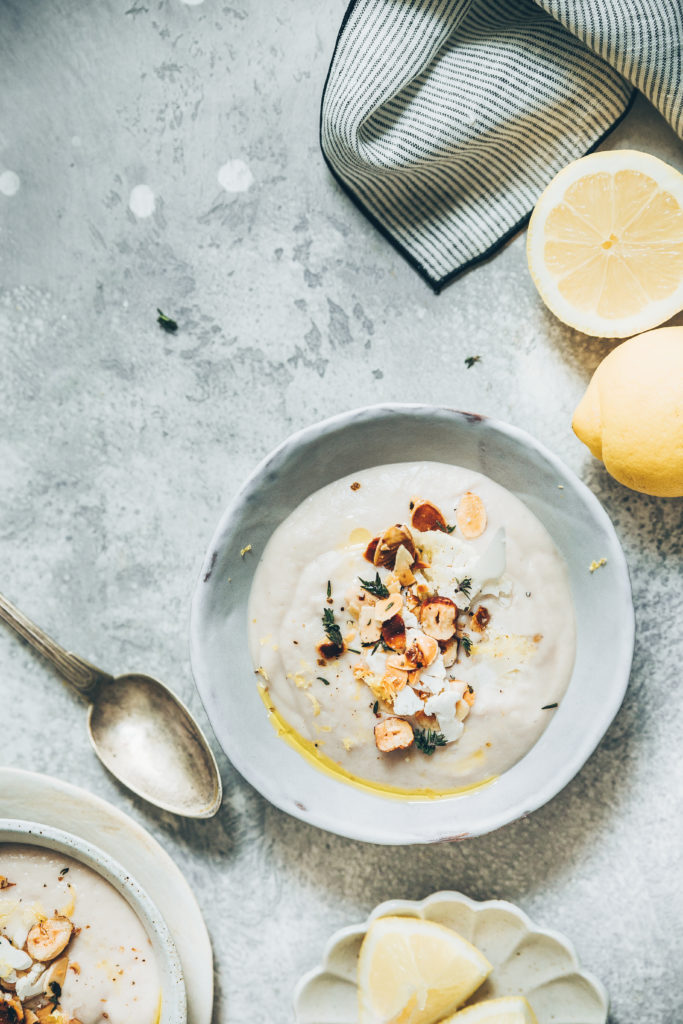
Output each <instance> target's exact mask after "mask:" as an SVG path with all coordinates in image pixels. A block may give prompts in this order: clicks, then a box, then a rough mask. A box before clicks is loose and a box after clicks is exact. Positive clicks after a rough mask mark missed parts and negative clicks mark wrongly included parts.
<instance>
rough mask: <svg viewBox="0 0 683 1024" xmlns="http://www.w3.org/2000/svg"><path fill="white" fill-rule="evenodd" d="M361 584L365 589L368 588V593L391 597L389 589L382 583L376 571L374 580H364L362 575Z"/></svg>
mask: <svg viewBox="0 0 683 1024" xmlns="http://www.w3.org/2000/svg"><path fill="white" fill-rule="evenodd" d="M358 579H359V580H360V585H361V587H362V588H363V590H367V592H368V594H373V595H374V596H375V597H389V591H388V590H387V588H386V587H385V586H384V584H383V583H382V580H381V578H380V575H379V573H376V575H375V578H374V580H362V579H361V578H360V576H359V577H358Z"/></svg>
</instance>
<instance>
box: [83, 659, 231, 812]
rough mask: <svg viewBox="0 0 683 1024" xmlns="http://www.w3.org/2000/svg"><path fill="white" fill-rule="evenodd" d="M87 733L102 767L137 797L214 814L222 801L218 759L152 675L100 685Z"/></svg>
mask: <svg viewBox="0 0 683 1024" xmlns="http://www.w3.org/2000/svg"><path fill="white" fill-rule="evenodd" d="M88 731H89V733H90V741H91V743H92V745H93V748H94V750H95V753H96V754H97V756H98V757H99V759H100V761H102V763H103V765H104V766H105V767H106V768H108V769H109V771H110V772H111V773H112V775H115V776H116V778H117V779H119V781H121V782H123V784H124V785H125V786H127V787H128V789H131V790H132V791H133V792H134V793H137V794H138V796H141V797H144V799H146V800H149V801H151V802H152V803H154V804H156V806H157V807H161V808H163V809H164V810H167V811H171V812H172V813H173V814H182V815H183V816H184V817H187V818H211V817H212V816H213V815H214V814H215V813H216V811H217V810H218V808H219V807H220V804H221V796H222V793H221V782H220V776H219V775H218V769H217V767H216V761H215V758H214V756H213V754H212V752H211V750H210V748H209V745H208V743H207V742H206V739H205V738H204V736H203V735H202V733H201V732H200V731H199V727H198V726H197V723H196V722H195V720H194V719H193V717H192V715H191V714H190V712H189V711H188V710H187V708H186V707H185V705H184V704H183V703H182V702H181V701H180V700H178V698H177V697H176V696H175V694H173V693H171V691H170V690H169V689H168V688H167V687H166V686H164V685H163V683H160V682H159V680H157V679H153V678H152V677H151V676H143V675H139V674H137V673H131V674H130V675H124V676H118V677H116V678H115V679H114V680H113V681H112V682H111V683H108V684H105V685H102V686H100V687H99V688H98V690H97V693H96V694H95V697H94V700H93V703H92V704H91V706H90V710H89V711H88Z"/></svg>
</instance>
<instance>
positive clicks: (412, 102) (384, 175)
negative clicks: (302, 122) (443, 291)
mask: <svg viewBox="0 0 683 1024" xmlns="http://www.w3.org/2000/svg"><path fill="white" fill-rule="evenodd" d="M634 89H640V90H641V91H642V92H643V93H645V95H646V96H647V97H648V98H649V99H650V100H651V101H652V103H654V105H655V106H656V107H657V108H658V109H659V110H660V111H661V113H662V114H663V115H664V117H666V118H667V120H668V121H669V123H670V124H671V125H672V127H673V128H674V130H675V131H676V132H677V133H678V134H679V135H680V136H682V137H683V0H354V2H352V3H351V5H350V6H349V8H348V10H347V12H346V16H345V18H344V22H343V24H342V27H341V30H340V33H339V38H338V40H337V46H336V49H335V52H334V56H333V58H332V64H331V66H330V70H329V73H328V77H327V82H326V84H325V90H324V93H323V100H322V109H321V121H320V141H321V146H322V149H323V153H324V155H325V158H326V160H327V163H328V165H329V167H330V169H331V170H332V172H333V174H334V175H335V176H336V178H337V180H338V181H339V182H340V184H341V185H342V186H343V187H344V188H345V189H346V191H347V192H348V193H349V195H350V196H351V198H352V199H354V201H355V202H356V203H358V205H359V206H360V207H361V208H362V209H363V210H364V212H365V213H366V214H367V215H368V216H369V217H370V218H371V220H372V221H373V222H374V223H375V224H376V226H377V227H378V228H380V230H381V231H383V232H384V233H385V234H386V235H387V237H388V238H389V239H390V240H391V241H392V242H393V243H394V244H395V245H396V246H397V248H398V249H399V250H400V251H401V252H402V253H403V255H404V256H405V257H406V258H407V259H408V260H409V261H410V262H411V263H412V264H413V266H414V267H415V268H416V269H417V270H418V271H419V272H420V273H421V274H422V275H423V276H424V277H425V278H426V280H427V281H428V282H429V283H430V284H431V285H432V287H433V288H435V290H437V291H438V290H439V289H440V288H441V287H443V285H444V284H447V283H448V282H449V281H451V280H452V279H453V278H454V277H455V276H456V275H457V274H459V273H461V272H462V271H463V270H465V269H467V267H469V266H471V265H472V264H474V263H476V262H478V261H479V260H481V259H484V258H486V257H487V256H490V255H491V254H492V253H493V252H495V250H496V249H497V248H498V247H499V246H500V245H502V244H503V243H504V242H505V241H506V240H507V239H508V238H510V237H511V236H512V235H513V234H514V233H515V232H516V231H518V230H519V228H521V227H522V226H523V225H524V223H525V222H526V220H527V219H528V217H529V215H530V213H531V210H532V208H533V206H534V204H535V202H536V200H537V198H538V196H539V195H540V193H541V192H542V191H543V189H544V188H545V186H546V185H547V184H548V182H549V181H550V180H551V178H552V177H553V176H554V175H555V174H556V173H557V171H559V170H560V169H561V168H562V167H564V166H565V164H567V163H568V162H569V161H571V160H574V159H576V158H577V157H579V156H583V155H584V154H585V153H587V152H589V151H590V150H591V149H593V148H594V147H595V146H596V145H598V143H599V142H600V141H601V140H602V139H603V138H604V137H605V135H606V134H607V133H608V132H609V131H610V130H611V129H612V128H613V127H614V126H615V124H616V123H617V122H618V121H619V119H620V118H621V117H622V116H623V115H624V113H625V112H626V110H627V109H628V106H629V103H630V101H631V99H632V97H633V94H634Z"/></svg>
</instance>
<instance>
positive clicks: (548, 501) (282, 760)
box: [190, 405, 634, 844]
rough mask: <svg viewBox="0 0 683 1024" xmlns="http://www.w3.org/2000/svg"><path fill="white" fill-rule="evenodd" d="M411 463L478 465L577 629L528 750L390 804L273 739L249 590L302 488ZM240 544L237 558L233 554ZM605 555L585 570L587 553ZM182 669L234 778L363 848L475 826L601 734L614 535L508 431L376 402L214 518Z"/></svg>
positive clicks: (620, 573) (445, 413) (628, 616)
mask: <svg viewBox="0 0 683 1024" xmlns="http://www.w3.org/2000/svg"><path fill="white" fill-rule="evenodd" d="M397 452H400V453H401V455H402V458H403V459H404V460H405V461H406V462H408V461H418V460H420V459H424V460H429V461H437V462H445V463H454V464H457V465H461V466H466V467H468V468H470V469H474V470H477V471H478V472H481V473H484V474H486V475H487V476H489V477H491V478H492V479H493V480H495V481H496V482H497V483H499V484H501V485H502V486H503V487H506V488H507V489H508V490H510V491H512V493H513V494H515V495H517V497H519V498H521V500H522V501H523V502H525V504H526V505H528V507H529V508H530V509H531V511H532V512H534V513H535V515H536V516H537V517H538V518H539V519H540V520H541V522H542V523H543V524H544V526H545V527H546V529H547V530H548V532H549V533H550V535H551V536H552V538H553V540H554V541H555V544H556V545H557V547H558V548H559V550H560V552H561V553H562V555H563V556H564V558H565V560H566V562H567V565H568V568H569V575H570V582H571V588H572V595H573V600H574V607H575V609H576V625H577V657H576V662H575V665H574V671H573V674H572V678H571V681H570V683H569V687H568V689H567V693H566V694H565V696H564V698H563V700H562V702H561V706H560V708H559V709H558V711H556V712H555V713H554V715H553V719H552V721H551V722H550V724H549V726H548V728H547V729H546V731H545V732H544V733H543V735H542V736H541V737H540V739H539V740H538V742H537V743H536V744H535V746H534V747H533V748H532V749H531V750H530V751H529V753H528V754H527V755H526V756H525V757H524V758H523V759H522V760H521V761H519V762H518V763H517V764H516V765H514V767H512V768H510V769H509V770H508V771H507V772H505V773H504V774H503V775H501V776H500V777H499V778H498V779H496V781H495V782H494V783H492V784H491V785H489V786H486V787H482V788H480V789H477V790H474V791H472V792H469V793H463V794H459V795H456V796H449V797H440V798H438V799H434V800H410V799H400V798H399V799H396V798H395V797H391V796H384V795H381V794H379V793H377V794H375V793H372V792H370V791H367V790H362V789H359V788H356V787H354V786H353V785H350V784H348V783H346V782H343V781H341V780H337V779H335V778H333V777H331V776H328V775H326V774H323V773H322V772H320V771H318V770H317V769H316V768H315V767H314V766H312V765H311V764H310V763H309V762H308V761H307V760H306V759H305V758H303V757H301V756H300V755H299V754H298V753H296V751H295V750H293V749H292V748H291V747H290V746H289V745H288V744H287V743H285V742H284V741H283V740H282V739H280V738H279V737H278V736H277V734H276V732H275V730H274V728H273V726H272V724H271V723H270V721H269V720H268V714H267V711H266V708H265V706H264V704H263V702H262V700H261V697H260V695H259V692H258V688H257V685H256V677H255V675H254V666H253V665H252V663H251V659H250V656H249V649H248V642H247V633H248V629H247V600H248V596H249V590H250V587H251V583H252V579H253V575H254V571H255V569H256V566H257V564H258V560H259V558H260V556H261V554H262V552H263V549H264V548H265V545H266V543H267V541H268V539H269V537H270V535H271V534H272V532H273V530H274V529H275V528H276V527H277V526H278V525H279V524H280V523H281V522H282V520H283V519H285V518H286V517H287V516H288V515H289V513H290V512H291V511H292V510H293V509H294V508H296V506H298V505H299V504H300V503H301V502H302V501H303V500H304V498H306V497H307V496H308V495H309V494H311V493H312V492H314V491H316V490H318V489H319V488H321V487H323V486H325V485H326V484H329V483H331V482H332V481H334V480H337V479H339V478H340V477H343V476H346V475H347V474H350V473H354V472H356V471H358V470H361V469H366V468H369V467H372V466H376V465H381V464H382V463H389V462H396V453H397ZM249 545H250V548H249V550H248V551H247V552H245V554H244V555H242V554H241V552H242V551H243V549H245V548H247V547H248V546H249ZM601 558H605V559H606V560H607V561H606V564H605V565H604V566H603V567H602V568H600V569H599V570H598V571H596V572H593V573H591V572H589V566H590V565H591V563H592V562H593V561H594V560H598V559H601ZM190 633H191V636H190V649H191V658H192V668H193V672H194V677H195V680H196V683H197V687H198V688H199V692H200V694H201V697H202V699H203V701H204V705H205V707H206V710H207V713H208V715H209V718H210V720H211V724H212V726H213V729H214V732H215V733H216V736H217V738H218V740H219V742H220V744H221V745H222V747H223V749H224V750H225V752H226V754H227V755H228V757H229V758H230V760H231V761H232V762H233V764H234V765H235V767H236V768H237V769H238V771H240V772H241V773H242V775H243V776H244V777H245V778H246V779H247V780H248V781H249V782H250V783H251V784H252V785H253V786H255V788H256V789H258V790H259V791H260V792H261V793H262V794H263V795H264V796H265V797H267V798H268V799H269V800H270V801H271V802H272V803H274V804H275V805H276V806H278V807H280V808H282V809H283V810H285V811H287V812H288V813H290V814H293V815H295V816H296V817H298V818H301V819H302V820H304V821H307V822H311V823H312V824H314V825H317V826H319V827H320V828H324V829H327V830H328V831H330V832H336V833H338V834H340V835H345V836H350V837H352V838H355V839H362V840H366V841H369V842H374V843H390V844H403V843H427V842H442V841H446V840H452V839H463V838H466V837H468V836H474V835H480V834H482V833H485V832H490V831H492V830H493V829H496V828H499V827H500V826H501V825H505V824H506V823H507V822H511V821H514V820H515V819H517V818H520V817H522V816H523V815H525V814H528V813H529V812H531V811H533V810H535V809H536V808H537V807H540V806H541V805H542V804H544V803H546V801H547V800H550V799H551V797H553V796H555V794H556V793H558V792H559V791H560V790H561V789H562V788H563V786H565V785H566V784H567V783H568V782H569V781H570V779H572V778H573V776H574V775H575V774H576V773H577V772H578V771H579V769H580V768H581V767H582V765H583V764H584V762H585V761H586V760H587V758H588V757H589V756H590V754H591V753H592V752H593V750H594V749H595V747H596V746H597V744H598V743H599V742H600V739H601V738H602V736H603V734H604V733H605V731H606V729H607V727H608V726H609V724H610V722H611V721H612V719H613V717H614V715H615V714H616V712H617V710H618V708H619V706H620V704H621V701H622V699H623V696H624V692H625V690H626V686H627V683H628V678H629V671H630V666H631V658H632V654H633V636H634V618H633V604H632V600H631V588H630V584H629V577H628V570H627V567H626V562H625V559H624V555H623V552H622V550H621V547H620V545H619V541H618V540H617V537H616V534H615V532H614V529H613V527H612V524H611V523H610V521H609V519H608V517H607V515H606V513H605V511H604V510H603V508H602V506H601V505H600V503H599V502H598V500H597V499H596V498H595V496H594V495H593V494H592V493H591V492H590V491H589V490H588V488H587V487H586V486H585V485H584V484H582V483H581V481H580V480H578V479H577V477H576V476H574V474H573V473H571V472H570V471H569V470H568V469H567V467H566V466H564V465H563V464H562V462H561V461H560V460H559V459H558V458H556V456H554V455H553V454H552V453H551V452H550V451H548V450H547V449H546V448H545V447H543V445H541V444H540V443H539V442H538V441H536V440H535V439H534V438H532V437H531V436H530V435H529V434H526V433H524V431H521V430H518V429H517V428H515V427H511V426H508V425H506V424H503V423H499V422H497V421H495V420H491V419H486V418H485V417H482V416H477V415H472V414H469V413H462V412H454V411H453V410H451V409H444V408H436V407H433V406H424V405H411V406H401V405H399V406H396V405H384V406H374V407H370V408H367V409H359V410H356V411H354V412H349V413H344V414H343V415H341V416H336V417H334V418H333V419H329V420H325V421H324V422H322V423H318V424H316V425H315V426H312V427H308V428H307V429H305V430H302V431H301V432H300V433H298V434H295V435H294V436H293V437H290V438H289V439H288V440H287V441H285V442H284V443H283V444H282V445H280V447H279V448H277V449H276V450H275V451H274V452H273V453H272V454H271V455H269V456H268V457H267V458H266V459H265V460H264V461H263V462H262V463H261V465H260V466H258V468H257V469H256V470H255V471H254V473H253V474H252V476H251V477H250V478H249V479H248V480H247V482H246V483H245V485H244V486H243V488H242V490H241V491H240V492H239V494H238V495H237V498H236V499H235V501H234V502H233V503H232V505H231V506H230V507H229V508H228V509H227V511H226V512H225V513H224V515H223V517H222V519H221V521H220V523H219V525H218V528H217V530H216V532H215V534H214V537H213V539H212V541H211V543H210V545H209V548H208V551H207V553H206V557H205V560H204V565H203V568H202V571H201V575H200V577H199V580H198V582H197V585H196V588H195V592H194V596H193V602H192V615H191V630H190Z"/></svg>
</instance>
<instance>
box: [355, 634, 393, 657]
mask: <svg viewBox="0 0 683 1024" xmlns="http://www.w3.org/2000/svg"><path fill="white" fill-rule="evenodd" d="M361 647H372V650H371V651H370V654H377V651H378V650H379V648H380V647H381V648H382V650H383V651H391V652H392V653H393V647H390V646H389V644H388V643H387V642H386V640H384V639H383V637H380V638H379V640H368V641H367V642H366V643H362V644H361Z"/></svg>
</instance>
